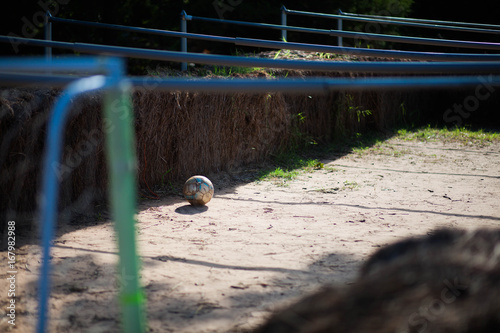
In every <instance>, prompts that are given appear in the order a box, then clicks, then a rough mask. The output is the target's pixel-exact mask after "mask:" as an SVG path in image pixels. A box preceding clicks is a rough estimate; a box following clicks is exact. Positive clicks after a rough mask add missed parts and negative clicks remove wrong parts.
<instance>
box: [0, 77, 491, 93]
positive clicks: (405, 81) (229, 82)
mask: <svg viewBox="0 0 500 333" xmlns="http://www.w3.org/2000/svg"><path fill="white" fill-rule="evenodd" d="M74 79H75V77H74V76H70V75H66V76H54V75H50V76H48V75H42V74H38V75H27V74H1V73H0V84H5V85H10V86H12V85H20V84H29V83H30V82H31V83H33V82H36V85H37V86H41V85H43V86H64V85H65V83H67V82H71V81H72V80H74ZM128 81H130V82H131V83H132V85H133V86H134V87H136V88H144V89H148V90H149V89H151V90H168V91H173V90H179V91H188V92H206V93H213V92H221V91H224V92H231V93H238V92H244V93H268V92H287V93H299V94H300V93H326V92H330V91H339V90H366V89H369V90H387V89H393V90H401V89H433V88H450V89H451V88H453V89H455V88H469V87H477V85H478V84H484V83H485V82H487V83H488V85H491V86H499V85H500V75H488V76H486V75H471V76H439V77H429V76H413V77H370V78H366V77H358V78H307V79H273V80H270V79H239V78H234V79H227V78H221V79H182V78H179V79H163V78H157V77H131V78H129V80H128Z"/></svg>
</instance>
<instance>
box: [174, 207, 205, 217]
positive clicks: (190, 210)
mask: <svg viewBox="0 0 500 333" xmlns="http://www.w3.org/2000/svg"><path fill="white" fill-rule="evenodd" d="M207 210H208V207H207V206H193V205H190V204H187V205H184V206H181V207H178V208H176V209H175V212H176V213H178V214H184V215H194V214H200V213H204V212H206V211H207Z"/></svg>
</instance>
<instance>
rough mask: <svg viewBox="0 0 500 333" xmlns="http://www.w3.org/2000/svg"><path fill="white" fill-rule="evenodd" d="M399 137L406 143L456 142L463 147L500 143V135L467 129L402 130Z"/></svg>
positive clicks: (398, 132) (430, 128)
mask: <svg viewBox="0 0 500 333" xmlns="http://www.w3.org/2000/svg"><path fill="white" fill-rule="evenodd" d="M397 137H398V138H399V139H401V140H405V141H421V142H436V141H441V142H455V143H459V144H462V145H471V144H473V145H488V144H491V143H493V142H499V141H500V133H499V132H493V131H486V130H483V129H478V130H473V129H470V128H466V127H455V128H451V129H450V128H437V127H431V126H430V125H428V126H425V127H421V128H417V129H411V130H408V129H400V130H398V131H397Z"/></svg>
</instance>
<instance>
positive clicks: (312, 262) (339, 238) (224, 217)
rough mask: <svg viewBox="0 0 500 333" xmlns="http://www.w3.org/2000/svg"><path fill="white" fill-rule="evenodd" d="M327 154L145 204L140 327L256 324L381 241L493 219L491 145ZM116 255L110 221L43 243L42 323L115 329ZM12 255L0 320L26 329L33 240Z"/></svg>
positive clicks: (499, 157) (1, 291) (408, 145)
mask: <svg viewBox="0 0 500 333" xmlns="http://www.w3.org/2000/svg"><path fill="white" fill-rule="evenodd" d="M323 162H324V163H325V165H324V168H323V169H318V170H313V171H311V172H307V173H306V172H304V173H301V174H300V176H299V177H298V178H297V179H295V180H293V181H288V182H286V183H285V184H283V183H281V182H280V181H277V182H275V181H260V182H256V181H252V182H248V181H246V180H247V179H248V174H249V172H250V173H251V170H250V171H248V170H242V171H240V172H233V173H224V174H217V175H209V176H210V178H211V179H212V181H213V182H214V185H215V187H216V195H215V197H214V198H213V199H212V201H211V202H210V203H209V204H208V206H207V207H205V208H194V207H191V206H189V205H188V204H187V203H186V202H185V201H183V200H182V199H181V198H178V197H166V198H163V199H162V200H159V201H153V200H148V201H143V202H142V203H141V204H140V207H139V209H140V212H139V214H138V217H137V218H138V221H139V223H138V234H139V235H138V238H139V252H140V255H141V259H142V267H143V270H142V283H143V285H144V286H145V290H146V293H147V313H148V324H149V326H150V331H152V332H229V331H230V332H235V331H241V330H245V329H249V328H253V327H255V326H256V325H258V324H259V323H260V322H262V321H263V320H264V319H265V318H266V316H267V315H268V314H269V313H270V312H271V311H273V310H276V309H278V308H280V307H281V306H283V305H286V304H289V303H290V302H292V301H294V300H296V299H297V298H298V297H300V296H302V295H305V294H307V293H308V292H311V291H314V290H315V289H317V288H318V287H319V286H320V285H322V284H325V283H331V284H335V285H340V286H342V285H346V284H350V283H352V281H353V279H354V277H355V276H356V274H357V270H358V268H359V266H360V264H361V263H362V262H363V261H365V260H366V259H367V257H368V256H370V254H372V253H373V252H374V251H376V250H377V249H378V248H380V247H381V246H384V245H386V244H390V243H392V242H394V241H397V240H400V239H402V238H403V237H407V236H411V235H421V234H425V233H428V232H429V231H431V230H433V229H435V228H437V227H451V228H478V227H497V226H498V225H499V223H500V210H499V205H498V202H499V198H500V143H495V144H493V145H490V146H486V147H480V146H472V145H471V146H461V145H458V144H456V143H447V144H445V143H442V142H428V143H419V142H416V141H412V142H405V141H400V140H398V139H391V140H388V141H387V142H386V143H384V144H382V145H380V146H377V147H373V148H371V149H370V150H368V151H364V152H361V153H351V154H348V155H343V156H342V155H335V154H333V155H332V156H331V158H330V159H329V160H324V161H323ZM116 251H117V250H116V247H115V239H114V232H113V224H112V223H111V222H100V223H87V224H86V225H85V227H82V226H71V225H67V226H63V228H62V230H61V232H60V235H59V237H58V238H57V240H56V241H55V244H54V248H53V259H52V260H53V264H54V270H53V292H52V297H51V300H50V315H51V321H50V326H51V331H52V332H117V331H119V311H118V303H117V301H116V297H117V291H116V286H117V280H116V277H115V275H114V274H115V271H116V262H117V259H118V258H117V254H116ZM2 257H3V258H6V253H2ZM16 260H17V262H16V264H17V267H18V274H17V280H16V306H17V307H16V325H15V326H12V325H10V324H8V322H7V320H8V319H9V318H8V317H7V316H6V315H5V311H6V305H7V301H8V298H7V293H8V284H5V283H4V282H2V284H1V285H0V303H1V308H0V314H1V316H0V330H1V331H9V330H12V331H13V332H29V331H33V328H34V325H35V322H36V311H37V310H36V309H37V305H36V280H37V277H38V269H39V266H40V249H39V247H38V246H37V245H24V246H22V247H21V248H19V249H18V250H17V259H16ZM4 262H5V260H4V259H2V263H4ZM6 266H7V264H2V267H3V271H2V272H1V273H2V275H1V278H2V280H3V281H5V279H6V278H7V277H8V274H7V273H4V272H5V271H7V268H6Z"/></svg>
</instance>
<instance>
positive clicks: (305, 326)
mask: <svg viewBox="0 0 500 333" xmlns="http://www.w3.org/2000/svg"><path fill="white" fill-rule="evenodd" d="M499 279H500V230H477V231H463V230H438V231H436V232H435V233H433V234H432V235H431V236H426V237H420V238H410V239H407V240H403V241H400V242H398V243H396V244H394V245H391V246H388V247H386V248H383V249H381V250H380V251H378V252H377V253H375V254H374V255H373V256H372V257H371V258H370V259H369V260H368V261H367V262H366V263H365V264H364V266H363V268H362V269H361V274H360V276H359V278H358V279H357V281H356V282H355V283H354V284H353V285H351V286H349V287H346V288H335V287H325V288H324V289H322V290H321V291H319V292H317V293H315V294H313V295H311V296H308V297H306V298H304V299H302V300H301V301H299V302H298V303H296V304H294V305H292V306H290V307H288V308H286V309H284V310H282V311H281V312H279V313H277V314H275V315H273V316H272V317H271V318H270V319H269V320H268V321H267V322H266V323H265V324H264V325H263V326H261V327H260V328H258V329H257V330H256V332H259V333H267V332H273V333H280V332H302V333H305V332H307V333H313V332H314V333H319V332H346V333H347V332H375V333H376V332H429V333H433V332H436V333H437V332H439V333H442V332H471V333H472V332H496V331H498V330H499V329H500V303H499V302H498V299H499V297H500V287H499V285H498V281H499Z"/></svg>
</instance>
